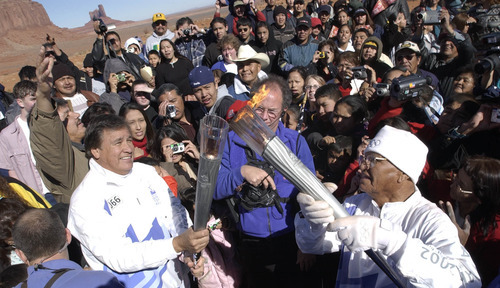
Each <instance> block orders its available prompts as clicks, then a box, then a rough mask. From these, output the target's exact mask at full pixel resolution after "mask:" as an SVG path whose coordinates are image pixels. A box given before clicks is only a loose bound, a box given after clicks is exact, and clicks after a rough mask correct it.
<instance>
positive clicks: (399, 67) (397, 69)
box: [382, 66, 408, 83]
mask: <svg viewBox="0 0 500 288" xmlns="http://www.w3.org/2000/svg"><path fill="white" fill-rule="evenodd" d="M393 71H401V72H402V73H406V72H408V69H407V68H406V67H404V66H394V67H392V68H391V69H389V70H387V71H385V73H384V75H383V76H382V83H387V76H388V75H389V73H390V72H393Z"/></svg>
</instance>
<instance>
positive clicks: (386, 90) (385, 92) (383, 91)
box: [373, 83, 391, 97]
mask: <svg viewBox="0 0 500 288" xmlns="http://www.w3.org/2000/svg"><path fill="white" fill-rule="evenodd" d="M373 88H375V93H376V94H377V96H378V97H385V96H389V95H391V84H387V83H376V84H375V85H373Z"/></svg>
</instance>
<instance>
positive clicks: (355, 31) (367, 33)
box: [352, 28, 371, 37]
mask: <svg viewBox="0 0 500 288" xmlns="http://www.w3.org/2000/svg"><path fill="white" fill-rule="evenodd" d="M358 32H363V33H365V35H366V37H370V36H371V35H370V31H368V29H366V28H359V29H356V30H354V32H353V33H352V35H353V36H354V35H356V33H358Z"/></svg>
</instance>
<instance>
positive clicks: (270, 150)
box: [229, 88, 404, 287]
mask: <svg viewBox="0 0 500 288" xmlns="http://www.w3.org/2000/svg"><path fill="white" fill-rule="evenodd" d="M266 92H268V91H265V88H263V89H261V90H260V92H259V93H257V94H263V93H265V94H267V93H266ZM257 94H256V95H254V96H253V97H254V98H255V97H256V96H258V97H257V98H263V97H265V95H257ZM257 101H258V100H257ZM256 104H257V103H255V101H252V103H250V105H256ZM229 126H230V127H231V129H232V130H234V132H235V133H236V134H238V136H239V137H240V138H241V139H243V141H245V143H246V144H247V145H248V146H249V147H250V148H251V149H252V150H253V151H255V152H256V153H258V154H259V155H261V156H262V158H264V160H266V161H267V162H269V163H270V164H271V165H273V167H274V168H275V169H276V170H278V171H279V172H280V173H281V174H283V176H285V178H286V179H288V180H289V181H290V182H292V183H293V185H295V187H297V189H298V190H299V191H301V192H303V193H306V194H309V195H310V196H312V197H313V198H314V199H315V200H323V201H325V202H327V203H328V205H330V206H331V207H332V208H333V214H334V216H335V218H343V217H347V216H350V214H349V213H348V212H347V211H346V210H345V208H344V206H342V204H340V202H339V201H337V199H336V198H335V197H334V196H333V194H332V193H331V192H330V191H329V190H328V189H327V188H326V187H325V186H324V185H323V183H321V181H319V179H318V178H317V177H316V175H314V174H313V173H312V172H311V171H310V170H309V168H307V167H306V166H305V165H304V163H302V161H300V159H298V158H297V156H296V155H295V154H294V153H293V152H292V151H291V150H290V149H289V148H288V147H287V146H286V145H285V144H284V143H283V142H282V141H281V140H280V139H279V138H278V137H276V135H275V133H274V132H273V131H272V130H271V129H269V127H268V126H267V125H266V123H265V122H264V121H263V120H262V119H261V118H260V117H259V116H258V115H257V114H255V112H254V111H253V110H252V108H251V107H250V106H249V105H246V106H244V107H243V108H241V109H240V110H239V111H238V112H237V114H236V115H235V116H234V117H233V118H232V119H231V120H230V121H229ZM365 252H366V253H367V254H368V256H370V258H371V259H372V260H373V261H374V262H375V263H376V264H377V265H378V266H379V267H380V268H381V269H382V270H383V271H384V272H385V273H386V274H387V276H388V277H389V278H391V280H392V281H393V282H394V283H395V284H396V285H397V286H398V287H404V286H402V284H401V282H400V280H399V279H397V277H396V276H395V275H396V274H395V272H394V271H392V268H391V267H390V266H389V265H388V264H387V261H385V259H384V258H383V256H382V255H381V254H380V253H377V252H375V251H373V250H367V251H365Z"/></svg>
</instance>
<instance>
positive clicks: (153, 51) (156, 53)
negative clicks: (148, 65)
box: [148, 50, 161, 58]
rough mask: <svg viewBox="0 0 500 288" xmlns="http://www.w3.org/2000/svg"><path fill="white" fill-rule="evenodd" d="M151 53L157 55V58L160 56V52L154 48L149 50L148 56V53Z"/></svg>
mask: <svg viewBox="0 0 500 288" xmlns="http://www.w3.org/2000/svg"><path fill="white" fill-rule="evenodd" d="M153 54H154V55H156V56H158V58H161V56H160V52H158V51H156V50H150V51H149V52H148V58H149V56H150V55H153Z"/></svg>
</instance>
